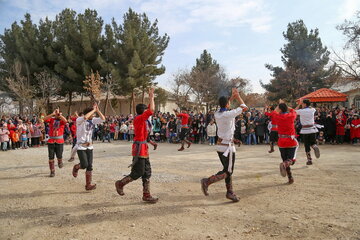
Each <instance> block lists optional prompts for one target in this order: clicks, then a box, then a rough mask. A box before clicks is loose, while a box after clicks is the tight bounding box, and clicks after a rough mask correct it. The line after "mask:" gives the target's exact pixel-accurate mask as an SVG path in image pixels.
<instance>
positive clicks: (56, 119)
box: [44, 108, 67, 177]
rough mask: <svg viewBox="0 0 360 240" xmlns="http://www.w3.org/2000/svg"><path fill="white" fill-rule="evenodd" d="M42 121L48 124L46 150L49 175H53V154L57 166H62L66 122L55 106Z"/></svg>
mask: <svg viewBox="0 0 360 240" xmlns="http://www.w3.org/2000/svg"><path fill="white" fill-rule="evenodd" d="M44 122H46V123H48V124H49V140H48V142H47V144H48V152H49V167H50V177H54V176H55V162H54V161H55V155H56V158H57V161H58V167H59V168H62V167H63V166H64V163H63V159H62V156H63V152H64V129H65V124H66V123H67V120H66V118H65V117H64V116H63V115H62V112H60V109H59V108H56V109H55V111H54V112H53V113H51V114H50V115H47V116H46V117H45V118H44Z"/></svg>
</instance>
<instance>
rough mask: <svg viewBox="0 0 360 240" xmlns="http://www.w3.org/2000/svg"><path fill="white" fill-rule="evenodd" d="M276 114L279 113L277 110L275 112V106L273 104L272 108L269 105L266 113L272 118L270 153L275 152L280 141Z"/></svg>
mask: <svg viewBox="0 0 360 240" xmlns="http://www.w3.org/2000/svg"><path fill="white" fill-rule="evenodd" d="M275 114H277V112H275V108H274V107H273V106H271V107H270V108H269V107H267V109H266V112H265V115H266V116H268V117H269V118H270V120H271V132H270V150H269V153H272V152H274V145H275V143H276V142H277V141H278V125H277V121H276V117H274V115H275Z"/></svg>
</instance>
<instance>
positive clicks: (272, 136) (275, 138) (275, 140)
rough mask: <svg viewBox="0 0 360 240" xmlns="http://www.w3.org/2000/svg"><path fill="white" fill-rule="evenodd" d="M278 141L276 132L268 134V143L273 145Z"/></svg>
mask: <svg viewBox="0 0 360 240" xmlns="http://www.w3.org/2000/svg"><path fill="white" fill-rule="evenodd" d="M278 139H279V136H278V132H277V131H271V132H270V142H272V143H275V142H277V141H278Z"/></svg>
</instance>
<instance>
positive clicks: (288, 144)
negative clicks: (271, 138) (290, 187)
mask: <svg viewBox="0 0 360 240" xmlns="http://www.w3.org/2000/svg"><path fill="white" fill-rule="evenodd" d="M275 111H276V112H277V114H274V117H275V118H276V121H277V123H278V134H279V140H278V146H279V150H280V153H281V158H282V160H283V162H282V163H280V174H281V176H283V177H286V175H287V176H288V179H289V184H292V183H294V178H293V176H292V174H291V168H290V166H291V165H293V164H294V163H295V161H296V152H297V149H298V145H299V144H298V142H297V140H296V136H295V134H296V132H295V124H294V121H295V119H296V111H295V110H294V109H292V108H289V107H288V106H287V105H286V104H285V103H284V101H282V100H280V103H279V105H278V106H277V107H276V109H275Z"/></svg>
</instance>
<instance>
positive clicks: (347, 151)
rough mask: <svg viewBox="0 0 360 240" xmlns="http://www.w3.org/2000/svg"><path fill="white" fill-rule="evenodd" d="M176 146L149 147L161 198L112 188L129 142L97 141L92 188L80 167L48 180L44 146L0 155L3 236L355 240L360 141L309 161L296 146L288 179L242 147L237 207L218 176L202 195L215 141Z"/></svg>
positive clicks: (261, 151)
mask: <svg viewBox="0 0 360 240" xmlns="http://www.w3.org/2000/svg"><path fill="white" fill-rule="evenodd" d="M177 147H178V146H177V145H170V144H160V146H159V148H158V150H156V151H152V150H151V153H150V154H151V158H150V159H151V162H152V169H153V177H152V187H151V190H152V193H153V195H157V196H158V197H159V198H160V200H159V202H158V203H157V204H146V203H143V202H142V200H141V197H142V186H141V180H138V181H136V182H132V183H130V184H129V185H127V186H126V188H125V194H126V195H125V196H123V197H121V196H119V195H118V194H117V193H116V191H115V187H114V182H115V181H116V180H117V179H119V178H121V177H122V176H123V175H125V174H127V173H128V172H129V169H128V168H127V166H128V165H129V163H130V160H131V157H130V156H129V149H130V144H129V143H123V142H122V143H119V142H116V143H110V144H109V143H96V144H95V150H94V176H93V178H94V182H96V183H97V189H96V190H94V191H91V192H87V191H85V189H84V185H85V176H84V175H85V174H84V172H83V171H80V172H79V176H78V178H76V179H75V178H73V177H72V175H71V170H72V166H73V163H68V162H67V161H66V162H65V166H64V168H62V169H58V168H56V176H55V177H54V178H49V177H48V175H49V170H48V164H47V149H46V148H38V149H27V150H17V151H10V152H5V153H4V152H0V187H1V192H0V239H69V240H70V239H72V240H75V239H127V240H128V239H360V204H359V203H360V181H359V180H360V176H359V173H360V147H359V146H350V145H342V146H330V145H326V146H321V153H322V155H321V158H320V159H319V160H315V161H314V165H312V166H306V165H305V154H304V148H303V146H301V147H300V149H299V151H298V161H297V163H296V164H295V165H294V167H293V169H294V170H293V175H294V178H295V183H294V184H293V185H287V184H286V181H287V179H286V178H282V177H281V176H280V174H279V162H280V157H279V151H278V150H276V152H275V153H272V154H268V153H267V150H268V146H265V145H258V146H241V147H240V148H238V149H237V158H236V159H237V162H236V164H235V171H234V179H233V183H234V190H235V192H236V193H237V195H238V196H239V197H240V198H241V199H240V202H238V203H231V202H229V201H228V200H227V199H226V198H225V184H224V182H220V183H216V184H214V185H211V186H210V188H209V193H210V196H208V197H205V196H204V195H203V194H202V192H201V190H200V179H201V178H203V177H207V176H209V175H211V174H214V173H216V172H217V171H218V170H220V162H219V160H218V158H217V154H216V152H215V148H214V146H208V145H193V146H192V147H191V148H190V149H187V150H185V151H184V152H177ZM69 154H70V146H66V147H65V151H64V157H65V158H66V159H67V158H68V156H69ZM77 161H78V160H76V162H77Z"/></svg>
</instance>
